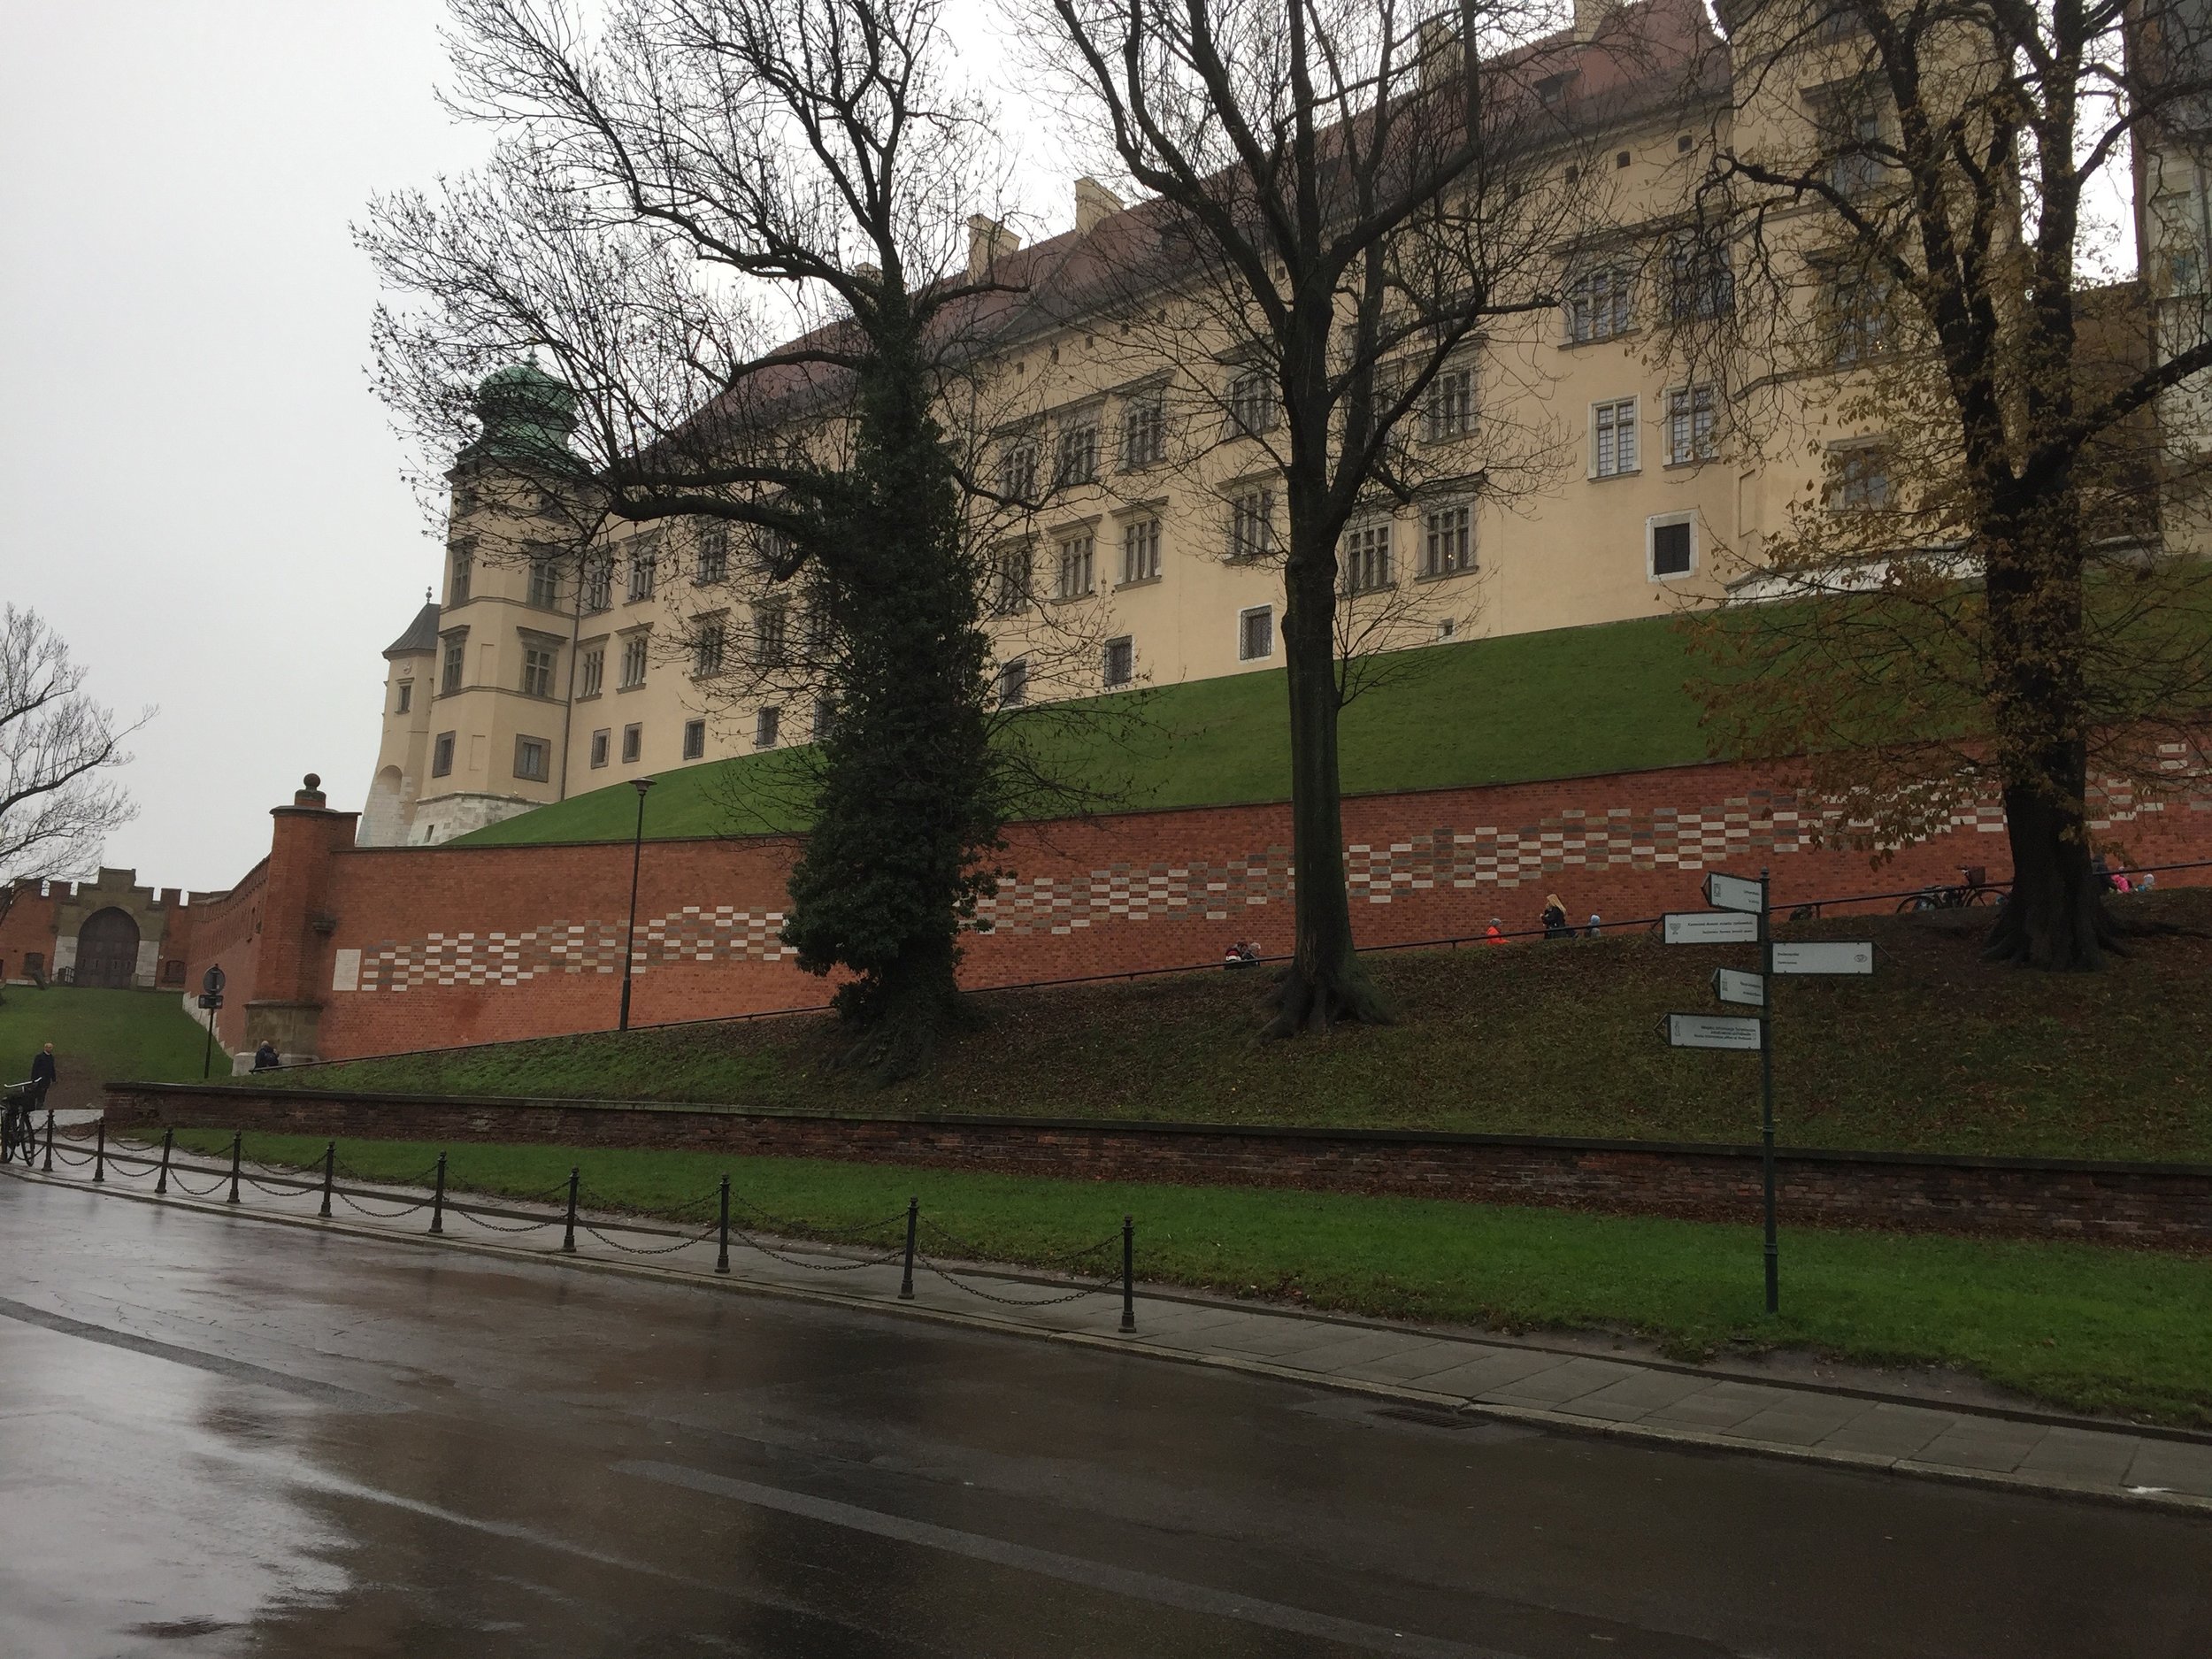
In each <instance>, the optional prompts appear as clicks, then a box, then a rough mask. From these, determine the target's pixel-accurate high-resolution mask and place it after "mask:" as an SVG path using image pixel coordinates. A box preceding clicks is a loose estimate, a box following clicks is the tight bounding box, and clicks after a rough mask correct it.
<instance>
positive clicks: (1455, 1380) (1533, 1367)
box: [1407, 1348, 1559, 1399]
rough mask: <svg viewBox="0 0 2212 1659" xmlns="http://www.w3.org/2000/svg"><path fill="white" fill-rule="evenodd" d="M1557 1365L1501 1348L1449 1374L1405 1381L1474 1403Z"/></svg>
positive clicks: (1549, 1358) (1551, 1357)
mask: <svg viewBox="0 0 2212 1659" xmlns="http://www.w3.org/2000/svg"><path fill="white" fill-rule="evenodd" d="M1558 1363H1559V1356H1557V1355H1556V1354H1531V1353H1528V1352H1526V1351H1525V1350H1522V1349H1518V1348H1501V1349H1499V1350H1497V1351H1496V1352H1495V1353H1492V1354H1488V1355H1486V1356H1483V1357H1482V1358H1480V1359H1475V1360H1465V1361H1463V1362H1461V1363H1459V1364H1456V1365H1454V1366H1452V1367H1450V1368H1449V1369H1448V1370H1446V1371H1436V1372H1434V1373H1432V1374H1431V1375H1429V1376H1425V1377H1413V1378H1409V1379H1407V1381H1408V1383H1409V1386H1412V1387H1415V1388H1421V1389H1425V1390H1427V1391H1428V1392H1429V1393H1431V1394H1464V1395H1466V1396H1467V1397H1468V1398H1469V1399H1473V1398H1474V1397H1476V1396H1477V1395H1479V1394H1483V1393H1485V1392H1486V1390H1489V1389H1492V1388H1502V1387H1503V1386H1505V1385H1506V1384H1507V1383H1509V1382H1511V1381H1513V1380H1514V1379H1516V1378H1519V1377H1526V1376H1528V1375H1530V1374H1531V1373H1532V1372H1534V1371H1548V1370H1550V1369H1551V1368H1552V1367H1553V1366H1555V1365H1556V1364H1558Z"/></svg>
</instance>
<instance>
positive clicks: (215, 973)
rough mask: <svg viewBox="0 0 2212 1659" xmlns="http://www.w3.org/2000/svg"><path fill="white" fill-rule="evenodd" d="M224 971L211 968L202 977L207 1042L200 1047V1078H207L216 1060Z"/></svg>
mask: <svg viewBox="0 0 2212 1659" xmlns="http://www.w3.org/2000/svg"><path fill="white" fill-rule="evenodd" d="M223 984H224V980H223V971H222V969H221V968H220V967H219V966H218V967H212V968H210V969H209V970H208V971H207V972H205V973H203V974H202V975H201V976H200V1006H201V1007H202V1008H204V1009H205V1010H207V1041H205V1042H204V1043H202V1044H201V1045H200V1076H201V1077H202V1078H205V1077H206V1076H207V1069H208V1067H209V1065H210V1064H212V1063H213V1061H214V1058H215V1010H217V1009H219V1008H220V1007H222V1005H223Z"/></svg>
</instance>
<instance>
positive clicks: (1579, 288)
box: [1567, 264, 1632, 345]
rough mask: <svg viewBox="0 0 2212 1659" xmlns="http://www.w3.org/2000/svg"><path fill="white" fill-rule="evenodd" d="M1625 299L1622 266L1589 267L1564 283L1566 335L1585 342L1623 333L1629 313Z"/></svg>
mask: <svg viewBox="0 0 2212 1659" xmlns="http://www.w3.org/2000/svg"><path fill="white" fill-rule="evenodd" d="M1629 301H1630V285H1629V273H1628V271H1627V268H1626V267H1625V266H1623V265H1610V264H1601V265H1591V266H1589V267H1588V268H1587V269H1586V270H1584V271H1582V272H1581V273H1579V274H1578V275H1577V276H1576V277H1575V278H1574V280H1572V281H1571V282H1570V283H1568V285H1567V338H1568V339H1569V340H1570V341H1571V342H1574V343H1575V344H1577V345H1586V344H1588V343H1590V342H1593V341H1598V340H1610V339H1612V338H1613V337H1614V336H1615V335H1616V334H1626V333H1627V332H1628V326H1629V322H1630V320H1631V316H1632V312H1631V309H1630V303H1629Z"/></svg>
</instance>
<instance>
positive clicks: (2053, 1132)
mask: <svg viewBox="0 0 2212 1659" xmlns="http://www.w3.org/2000/svg"><path fill="white" fill-rule="evenodd" d="M1523 902H1524V905H1526V904H1527V903H1532V902H1534V899H1533V897H1532V896H1527V897H1525V898H1524V901H1523ZM2118 902H2119V903H2121V904H2122V905H2123V906H2124V908H2125V912H2126V913H2127V914H2130V915H2133V916H2140V917H2156V918H2163V919H2165V920H2169V921H2172V922H2175V923H2177V924H2179V925H2181V926H2185V927H2186V928H2189V929H2191V930H2193V932H2191V933H2185V934H2183V935H2181V936H2177V937H2169V938H2162V939H2153V940H2148V941H2144V942H2143V943H2142V944H2141V945H2140V946H2139V949H2137V951H2136V952H2135V954H2133V955H2132V956H2128V957H2125V958H2123V959H2120V960H2117V961H2116V962H2115V963H2114V964H2112V965H2111V967H2110V968H2109V969H2108V971H2107V972H2102V973H2097V974H2077V975H2047V974H2033V973H2025V972H2019V971H2017V970H2015V969H2010V968H2003V967H1995V966H1992V965H1990V964H1985V963H1983V962H1982V961H1980V960H1979V958H1978V949H1977V947H1978V934H1979V931H1980V930H1981V929H1982V928H1983V927H1985V926H1986V925H1987V921H1988V917H1989V912H1988V911H1986V910H1981V911H1964V912H1951V913H1947V914H1943V915H1938V916H1933V917H1929V918H1908V917H1894V916H1870V917H1850V918H1831V919H1826V920H1823V921H1818V922H1808V923H1802V924H1791V925H1786V926H1785V927H1784V929H1783V935H1784V936H1785V937H1790V938H1872V939H1874V940H1875V941H1878V944H1879V946H1880V955H1879V956H1878V971H1877V972H1875V974H1874V975H1873V976H1872V977H1870V978H1868V979H1791V980H1788V981H1785V982H1784V983H1783V984H1782V985H1781V986H1780V987H1779V991H1778V1012H1777V1022H1778V1023H1777V1027H1776V1033H1777V1035H1776V1049H1777V1053H1776V1094H1777V1102H1778V1115H1779V1118H1780V1120H1781V1132H1782V1138H1783V1140H1784V1141H1786V1142H1787V1143H1789V1144H1792V1145H1797V1146H1819V1147H1841V1148H1893V1149H1897V1150H1913V1151H1943V1152H1982V1153H2003V1154H2023V1155H2042V1156H2066V1157H2095V1158H2124V1159H2170V1160H2188V1161H2205V1162H2212V890H2205V889H2195V890H2171V891H2167V892H2162V893H2156V894H2150V895H2138V896H2134V897H2131V898H2128V899H2124V900H2121V901H2118ZM1515 919H1517V920H1525V919H1526V918H1515ZM1368 960H1369V963H1370V965H1371V970H1372V971H1373V972H1374V973H1375V974H1376V976H1377V977H1378V979H1379V980H1380V981H1381V983H1382V985H1383V987H1384V988H1385V989H1386V992H1387V993H1388V994H1389V995H1390V996H1391V997H1392V998H1393V999H1394V1002H1396V1004H1397V1007H1398V1010H1399V1012H1400V1015H1401V1018H1400V1020H1399V1022H1398V1023H1397V1024H1395V1025H1389V1026H1382V1027H1368V1028H1360V1029H1348V1030H1340V1031H1337V1032H1335V1033H1332V1034H1330V1035H1328V1036H1326V1037H1321V1038H1302V1039H1299V1040H1297V1041H1291V1042H1284V1043H1263V1042H1261V1041H1258V1040H1257V1038H1256V1032H1257V1030H1258V1027H1259V1025H1260V1024H1261V1023H1262V1020H1263V1018H1264V1010H1263V1008H1262V1006H1261V1001H1262V997H1263V994H1264V990H1265V986H1266V975H1267V972H1268V971H1267V970H1264V969H1263V970H1261V971H1260V972H1256V973H1226V972H1220V971H1218V970H1216V971H1212V972H1204V973H1196V974H1189V975H1180V976H1174V977H1169V978H1162V979H1151V980H1141V981H1135V982H1128V983H1122V982H1115V983H1107V984H1101V985H1094V986H1077V987H1061V988H1058V989H1053V990H1040V991H1021V992H1009V993H1003V994H996V995H979V996H977V997H975V998H973V999H972V1002H973V1006H974V1009H975V1010H976V1013H977V1016H978V1018H979V1024H978V1025H977V1027H976V1028H975V1029H974V1030H973V1031H972V1032H969V1033H964V1034H963V1035H961V1036H959V1037H957V1038H956V1039H955V1040H953V1041H950V1042H949V1044H948V1045H947V1046H946V1047H945V1048H943V1049H942V1050H941V1054H940V1056H939V1058H938V1061H937V1064H935V1065H934V1066H933V1068H932V1069H931V1071H929V1072H928V1074H927V1075H926V1076H924V1077H921V1078H918V1079H914V1080H912V1081H910V1082H907V1083H903V1084H900V1085H897V1086H895V1087H891V1088H887V1089H879V1088H876V1087H872V1086H871V1085H870V1084H868V1083H866V1082H865V1081H864V1080H862V1079H858V1078H856V1077H854V1076H853V1075H852V1074H851V1073H849V1072H848V1071H838V1070H834V1069H833V1068H832V1067H831V1065H830V1064H829V1063H830V1061H831V1060H832V1059H833V1056H835V1054H836V1052H837V1050H838V1047H839V1044H840V1042H841V1040H842V1039H841V1033H840V1032H839V1031H838V1029H837V1027H836V1026H835V1025H834V1024H833V1022H832V1021H830V1020H828V1019H826V1018H819V1017H812V1016H805V1017H795V1018H783V1019H774V1020H755V1021H728V1022H721V1023H716V1024H706V1025H681V1026H669V1027H663V1028H660V1029H657V1030H647V1031H640V1032H632V1033H627V1034H616V1033H600V1034H593V1035H588V1036H577V1037H565V1038H553V1039H547V1040H541V1041H533V1042H518V1043H505V1044H495V1045H489V1046H486V1047H482V1048H464V1049H450V1050H445V1051H442V1052H437V1053H430V1054H422V1055H411V1056H392V1057H388V1058H384V1059H376V1060H363V1061H357V1062H353V1063H350V1064H342V1065H332V1066H325V1067H319V1068H314V1069H311V1070H303V1071H294V1072H288V1073H285V1074H284V1080H285V1081H286V1082H288V1083H290V1084H292V1085H294V1086H296V1087H327V1088H364V1089H375V1090H393V1091H401V1092H412V1093H424V1094H541V1095H560V1096H570V1097H597V1098H636V1099H649V1100H666V1101H700V1102H718V1103H727V1104H734V1105H747V1106H763V1107H779V1108H787V1109H795V1110H825V1109H826V1110H841V1111H851V1112H864V1113H882V1114H910V1113H961V1112H979V1113H990V1114H1001V1115H1012V1116H1023V1117H1073V1118H1116V1119H1139V1120H1143V1119H1149V1120H1163V1119H1165V1120H1181V1121H1187V1122H1228V1123H1248V1124H1330V1125H1367V1126H1390V1127H1402V1128H1422V1129H1442V1130H1469V1131H1486V1132H1494V1133H1533V1134H1556V1135H1584V1136H1598V1137H1618V1138H1626V1139H1639V1140H1671V1141H1730V1142H1741V1141H1748V1140H1751V1139H1752V1138H1754V1137H1755V1134H1756V1132H1757V1124H1758V1117H1757V1103H1756V1094H1755V1089H1756V1083H1757V1063H1756V1061H1755V1058H1754V1057H1753V1056H1747V1055H1743V1054H1728V1053H1702V1052H1695V1051H1687V1050H1676V1049H1671V1048H1667V1047H1665V1046H1664V1044H1663V1042H1662V1041H1661V1040H1660V1037H1659V1034H1658V1030H1657V1027H1658V1024H1659V1020H1660V1017H1661V1016H1662V1015H1663V1014H1664V1013H1666V1012H1668V1011H1669V1010H1712V1009H1713V1008H1714V1007H1715V1006H1716V1005H1715V1004H1714V1003H1713V1001H1712V997H1711V993H1710V990H1709V986H1708V980H1709V976H1710V974H1711V972H1712V970H1713V969H1715V968H1716V967H1721V966H1736V967H1752V966H1755V965H1756V959H1755V951H1754V950H1753V949H1752V948H1750V947H1742V948H1727V947H1711V948H1702V949H1668V948H1666V947H1664V946H1663V945H1661V944H1659V943H1658V942H1657V941H1655V939H1653V938H1651V937H1650V936H1649V935H1647V934H1642V933H1639V934H1636V935H1633V936H1617V937H1613V938H1607V939H1599V940H1575V941H1563V942H1558V943H1545V942H1528V943H1519V944H1511V945H1507V946H1502V947H1475V948H1471V949H1463V950H1459V951H1439V952H1423V953H1406V954H1402V955H1381V956H1371V957H1370V958H1369V959H1368Z"/></svg>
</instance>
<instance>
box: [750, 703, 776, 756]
mask: <svg viewBox="0 0 2212 1659" xmlns="http://www.w3.org/2000/svg"><path fill="white" fill-rule="evenodd" d="M782 726H783V710H781V709H763V710H761V711H760V712H759V713H757V714H756V715H755V716H754V717H753V747H754V748H755V749H773V748H775V746H776V737H777V734H778V733H779V731H780V729H781V727H782Z"/></svg>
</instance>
